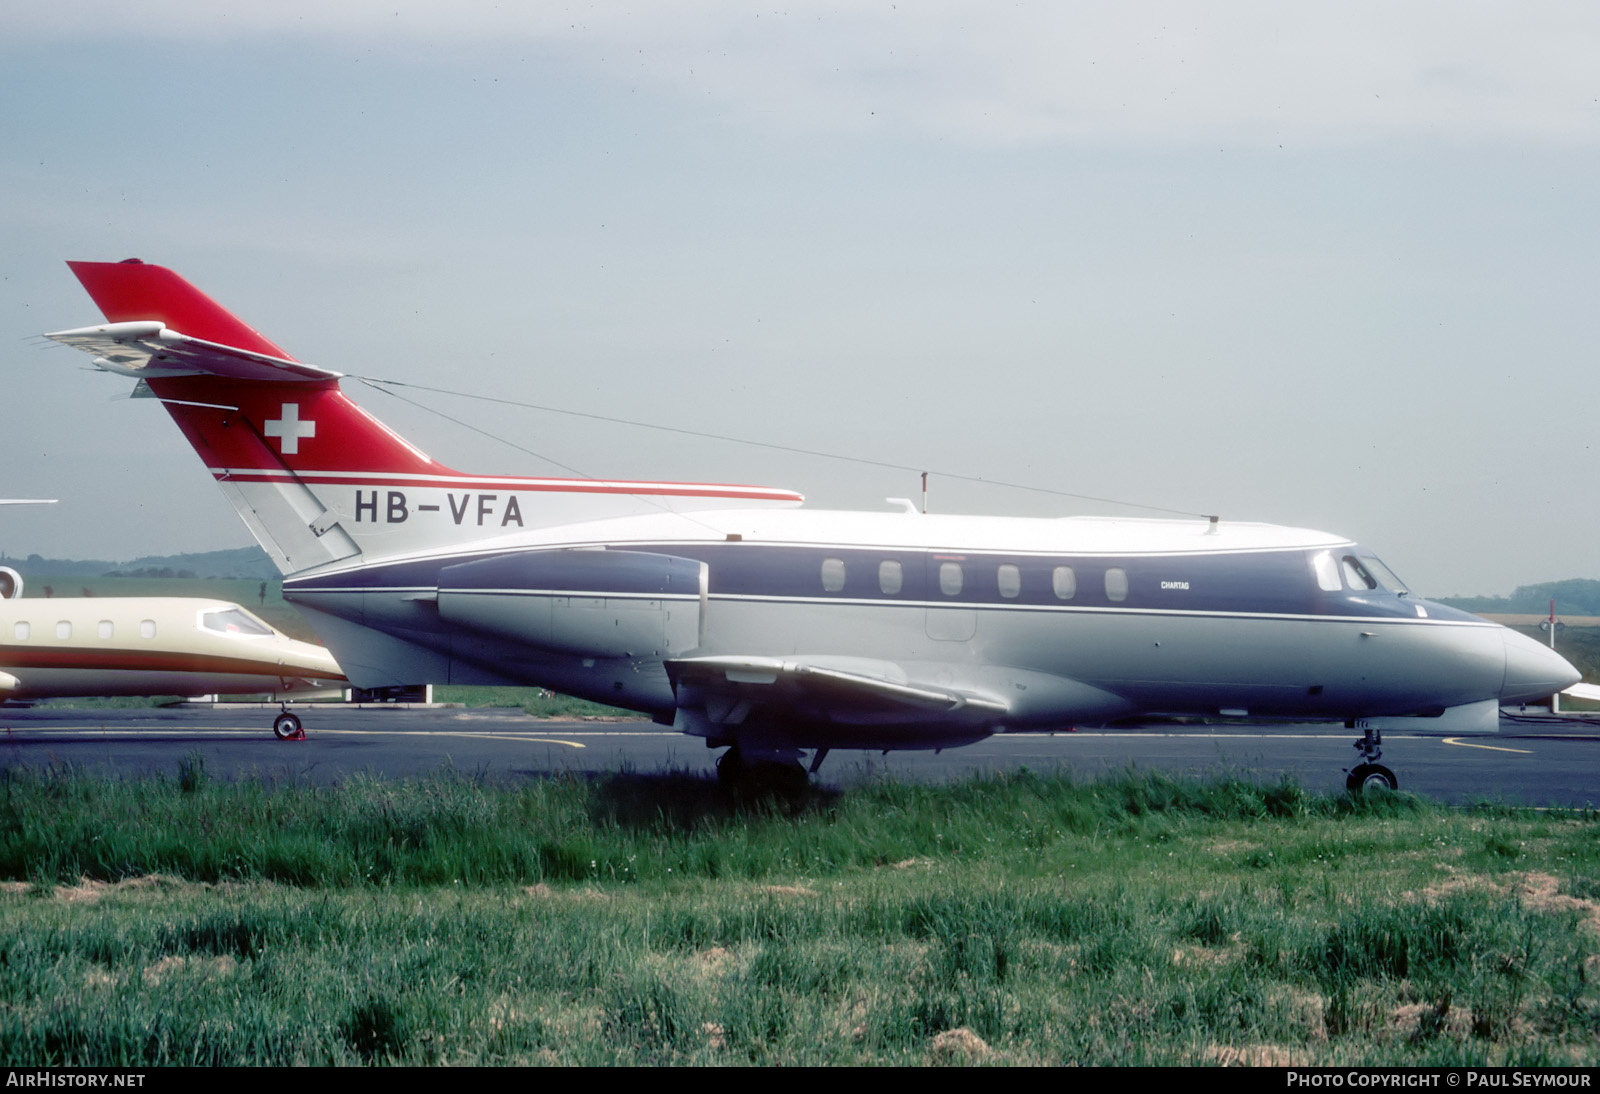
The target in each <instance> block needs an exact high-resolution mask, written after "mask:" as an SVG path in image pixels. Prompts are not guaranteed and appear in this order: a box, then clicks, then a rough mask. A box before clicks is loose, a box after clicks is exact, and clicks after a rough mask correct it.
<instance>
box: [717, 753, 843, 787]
mask: <svg viewBox="0 0 1600 1094" xmlns="http://www.w3.org/2000/svg"><path fill="white" fill-rule="evenodd" d="M827 751H828V750H827V749H825V748H822V749H818V750H817V756H816V758H815V759H813V760H812V763H811V771H807V770H806V769H805V767H804V766H803V765H802V764H801V763H800V759H799V750H798V749H794V750H786V751H783V752H752V753H751V754H749V755H746V753H745V752H744V751H743V750H741V749H740V748H739V746H738V745H730V746H729V748H728V751H726V752H724V753H723V754H722V755H721V756H719V757H717V782H719V783H721V784H722V787H723V788H724V789H725V790H729V791H732V792H734V793H736V794H749V795H762V794H774V795H779V796H783V797H790V796H793V795H795V794H800V793H803V792H804V791H805V789H806V787H808V786H809V785H810V784H811V772H814V771H816V769H817V767H818V765H819V764H821V763H822V757H823V756H825V755H826V754H827Z"/></svg>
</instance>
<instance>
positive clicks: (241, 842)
mask: <svg viewBox="0 0 1600 1094" xmlns="http://www.w3.org/2000/svg"><path fill="white" fill-rule="evenodd" d="M0 791H3V793H0V878H5V879H8V880H7V881H6V883H5V885H4V889H3V891H0V908H3V909H4V914H3V915H0V1063H4V1064H7V1065H40V1064H49V1063H68V1064H81V1065H101V1066H122V1065H142V1064H187V1063H202V1064H206V1063H210V1064H236V1063H260V1064H287V1063H379V1062H395V1063H416V1064H421V1063H430V1064H431V1063H488V1064H493V1063H552V1064H554V1063H578V1064H584V1063H587V1064H598V1063H631V1064H655V1063H673V1064H718V1063H731V1064H744V1063H758V1064H808V1063H809V1064H841V1063H926V1062H950V1063H998V1064H1006V1063H1038V1064H1064V1063H1082V1064H1118V1063H1152V1064H1204V1063H1217V1064H1224V1063H1237V1062H1243V1063H1270V1064H1282V1063H1298V1064H1337V1065H1346V1064H1378V1063H1392V1064H1424V1063H1432V1064H1438V1063H1450V1064H1465V1063H1480V1064H1481V1063H1491V1064H1505V1063H1519V1064H1533V1063H1558V1064H1567V1063H1583V1064H1589V1065H1593V1064H1595V1063H1597V1062H1600V1037H1597V1034H1600V985H1597V984H1596V980H1597V979H1600V957H1597V956H1596V955H1597V953H1600V933H1597V932H1600V875H1597V871H1596V867H1597V865H1600V842H1597V836H1600V818H1597V817H1595V816H1594V815H1590V814H1582V815H1571V814H1553V813H1540V812H1532V811H1518V810H1509V809H1503V808H1491V807H1484V808H1480V809H1472V810H1465V811H1461V810H1448V809H1445V808H1442V807H1439V806H1434V805H1431V804H1429V803H1426V802H1423V801H1421V800H1418V799H1415V798H1412V797H1409V796H1404V795H1401V796H1395V797H1388V798H1381V799H1376V800H1372V801H1363V802H1352V801H1350V800H1349V799H1345V798H1342V797H1318V796H1313V795H1308V794H1305V793H1303V792H1302V791H1300V790H1299V789H1298V788H1297V787H1295V786H1294V785H1293V784H1289V783H1278V784H1272V785H1258V784H1255V783H1251V782H1247V781H1240V780H1231V779H1218V780H1215V781H1210V782H1191V781H1174V780H1170V779H1166V778H1164V777H1161V776H1156V775H1145V774H1139V773H1129V774H1127V775H1124V776H1122V777H1120V778H1115V779H1109V780H1105V781H1099V782H1092V783H1084V782H1077V781H1074V780H1073V779H1071V778H1069V777H1066V776H1056V775H1041V774H1031V773H1022V774H1019V775H1015V776H1005V777H999V776H994V777H986V778H979V779H974V780H971V781H967V782H962V783H957V784H952V785H948V786H911V785H902V784H897V783H892V782H883V783H879V784H875V785H870V786H866V787H863V788H861V789H859V790H852V791H849V792H847V793H839V794H835V793H822V792H816V793H813V794H812V795H810V796H808V797H805V798H803V799H800V800H784V801H780V800H772V799H767V800H762V801H757V802H738V801H734V800H731V799H729V798H727V797H725V796H724V795H723V794H721V793H720V791H718V790H717V788H716V787H715V786H714V785H712V784H710V783H709V782H707V781H704V780H701V779H699V778H696V777H690V776H687V775H681V774H661V775H639V774H629V773H621V774H617V775H614V776H611V777H609V778H605V779H600V780H596V781H585V780H579V779H553V780H535V781H529V782H526V783H519V784H516V785H507V786H496V785H492V784H489V783H487V782H485V781H483V780H481V779H477V778H472V777H467V776H464V775H461V774H456V773H450V772H444V773H441V774H439V775H437V776H435V777H432V778H428V779H422V780H416V781H410V782H404V783H382V782H377V781H374V780H367V779H354V780H351V781H350V782H349V783H347V784H346V785H344V786H341V787H335V788H319V787H312V786H308V785H300V784H295V783H278V784H264V783H259V782H243V783H238V784H228V783H223V782H220V781H217V780H213V779H210V778H208V776H207V774H206V772H205V770H204V767H203V765H202V763H201V761H200V760H199V758H198V757H197V756H191V757H189V758H187V759H185V760H184V761H183V763H182V764H181V765H179V767H178V769H177V770H176V771H175V772H174V773H173V775H171V776H170V777H167V778H159V779H141V780H125V781H110V782H108V781H105V780H100V779H93V778H88V777H85V776H82V775H80V774H78V773H76V772H73V771H70V770H60V771H56V772H51V773H46V774H28V773H23V772H12V773H10V774H8V775H7V776H6V778H5V781H4V783H3V787H0Z"/></svg>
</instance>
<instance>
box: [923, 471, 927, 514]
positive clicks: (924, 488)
mask: <svg viewBox="0 0 1600 1094" xmlns="http://www.w3.org/2000/svg"><path fill="white" fill-rule="evenodd" d="M922 512H923V515H924V516H926V515H927V512H928V473H927V472H926V471H924V472H923V473H922Z"/></svg>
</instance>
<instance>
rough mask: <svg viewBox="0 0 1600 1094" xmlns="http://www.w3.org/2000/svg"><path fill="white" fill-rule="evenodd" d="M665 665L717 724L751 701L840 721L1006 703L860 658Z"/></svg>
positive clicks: (997, 713) (961, 715)
mask: <svg viewBox="0 0 1600 1094" xmlns="http://www.w3.org/2000/svg"><path fill="white" fill-rule="evenodd" d="M666 669H667V675H668V677H669V678H670V679H671V680H672V682H673V686H674V687H675V688H677V689H678V692H679V697H680V703H683V702H684V701H685V700H687V701H688V702H689V703H690V704H693V705H697V706H699V707H700V708H701V709H704V710H705V711H706V712H707V714H708V715H709V716H710V717H711V720H712V721H714V722H719V723H723V724H728V723H730V722H731V723H737V722H739V721H742V720H743V718H744V716H745V714H746V713H748V710H749V709H750V708H751V707H752V706H754V705H758V704H759V705H769V704H771V705H781V706H784V707H788V708H791V709H799V710H802V711H808V712H810V713H811V715H812V716H813V717H815V718H818V719H819V720H823V721H827V722H831V723H834V724H845V725H852V724H854V725H861V724H874V725H888V724H895V723H901V722H904V723H922V722H929V723H935V722H947V721H959V722H963V723H970V722H993V721H997V720H999V719H1000V718H1002V717H1004V716H1005V714H1006V713H1007V712H1008V710H1009V709H1010V708H1009V707H1008V705H1007V704H1006V703H1004V702H1001V701H1000V700H998V699H994V698H992V697H989V696H986V695H981V694H977V693H974V692H969V691H963V690H959V689H956V688H949V687H943V686H940V685H937V684H930V683H926V682H919V681H913V680H909V679H907V677H906V674H905V672H904V670H902V669H901V668H900V666H898V665H896V664H894V663H893V662H889V661H872V660H870V659H867V658H821V657H819V658H811V659H807V658H779V657H759V656H730V655H723V656H715V657H685V658H675V659H672V660H669V661H667V662H666ZM716 698H720V699H721V700H722V701H721V702H716V701H714V700H715V699H716ZM708 699H712V700H713V701H711V702H707V700H708Z"/></svg>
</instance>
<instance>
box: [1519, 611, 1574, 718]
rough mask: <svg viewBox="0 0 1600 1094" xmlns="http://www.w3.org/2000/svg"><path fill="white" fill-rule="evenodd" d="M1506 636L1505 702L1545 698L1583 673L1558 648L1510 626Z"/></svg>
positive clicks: (1568, 685)
mask: <svg viewBox="0 0 1600 1094" xmlns="http://www.w3.org/2000/svg"><path fill="white" fill-rule="evenodd" d="M1505 640H1506V679H1505V684H1504V685H1503V686H1502V687H1501V688H1500V699H1501V701H1503V702H1517V701H1519V700H1524V699H1542V698H1544V697H1545V696H1547V695H1554V694H1555V693H1556V692H1558V691H1560V690H1562V689H1563V688H1567V687H1571V686H1572V685H1573V684H1576V683H1577V682H1578V681H1579V680H1581V679H1583V674H1582V673H1580V672H1579V671H1578V670H1577V669H1575V668H1573V667H1572V666H1571V665H1570V664H1568V663H1567V659H1566V658H1565V657H1562V656H1561V655H1560V654H1559V653H1557V652H1556V651H1555V650H1553V649H1551V648H1550V647H1549V646H1546V645H1544V644H1543V643H1540V642H1536V641H1534V640H1533V639H1532V638H1529V637H1528V636H1527V635H1525V634H1518V633H1517V632H1516V631H1514V630H1510V629H1509V628H1508V629H1507V630H1506V632H1505Z"/></svg>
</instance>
